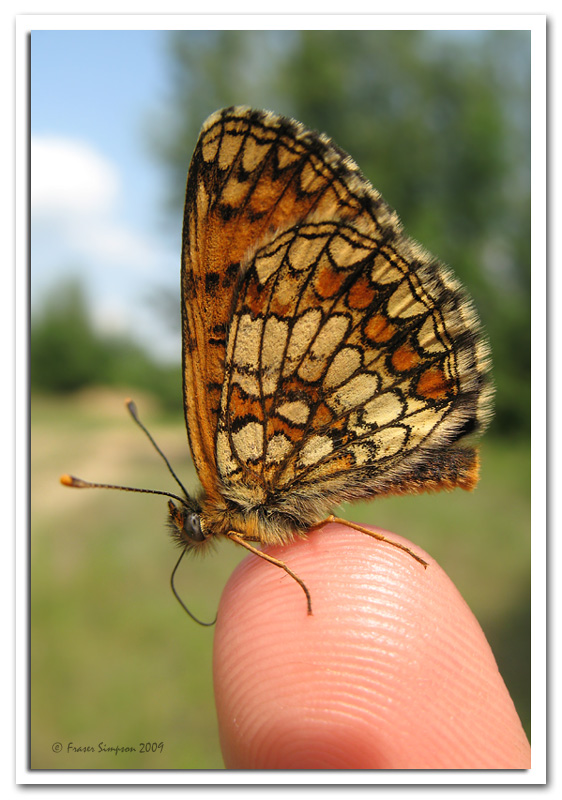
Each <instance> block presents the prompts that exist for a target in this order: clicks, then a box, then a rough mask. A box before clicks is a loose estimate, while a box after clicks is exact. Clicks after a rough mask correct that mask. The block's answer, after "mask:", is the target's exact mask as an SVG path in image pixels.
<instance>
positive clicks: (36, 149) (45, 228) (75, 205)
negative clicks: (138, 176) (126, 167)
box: [31, 136, 163, 273]
mask: <svg viewBox="0 0 562 800" xmlns="http://www.w3.org/2000/svg"><path fill="white" fill-rule="evenodd" d="M122 184H123V181H122V179H121V175H120V171H119V168H118V166H117V165H116V164H113V163H112V162H111V161H110V160H109V159H107V158H106V157H105V156H104V155H102V154H101V153H100V152H98V151H97V150H95V149H94V148H93V147H92V146H91V145H89V144H87V143H85V142H81V141H77V140H73V139H65V138H61V137H43V136H33V137H32V139H31V214H32V228H33V231H34V233H35V242H37V243H40V245H39V246H38V247H36V248H35V256H36V258H35V262H36V264H37V261H38V259H40V258H41V249H44V251H45V252H47V253H49V254H50V255H51V256H52V254H53V253H56V254H57V256H58V257H59V258H60V257H61V256H63V258H61V261H62V260H66V261H67V262H71V261H76V262H79V263H80V262H81V263H85V264H87V265H90V264H93V263H98V264H104V265H105V267H106V269H125V270H133V271H134V272H137V273H138V272H139V271H146V272H149V271H151V270H154V269H155V268H156V267H157V265H158V264H159V263H161V262H162V257H163V253H162V246H161V245H159V243H157V242H156V241H155V240H154V239H153V238H152V237H150V235H147V233H146V231H145V230H143V229H142V228H141V227H140V225H139V227H138V228H135V227H134V226H132V225H130V224H127V223H124V222H123V221H122V219H121V218H120V214H121V212H122V211H123V210H124V209H123V208H122V203H123V202H124V198H123V194H122V192H121V187H122Z"/></svg>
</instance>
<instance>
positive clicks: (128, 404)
mask: <svg viewBox="0 0 562 800" xmlns="http://www.w3.org/2000/svg"><path fill="white" fill-rule="evenodd" d="M125 408H126V409H127V410H128V411H129V413H130V414H131V415H132V416H133V417H136V416H137V406H136V404H135V401H134V400H131V398H130V397H127V399H126V400H125Z"/></svg>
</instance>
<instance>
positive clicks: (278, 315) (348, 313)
mask: <svg viewBox="0 0 562 800" xmlns="http://www.w3.org/2000/svg"><path fill="white" fill-rule="evenodd" d="M181 311H182V340H183V400H184V412H185V421H186V426H187V431H188V437H189V443H190V447H191V452H192V456H193V461H194V463H195V467H196V469H197V473H198V477H199V480H200V483H201V487H202V489H201V492H200V493H199V494H198V495H197V496H190V495H189V494H188V493H187V492H186V491H185V489H184V488H183V486H182V484H181V483H180V482H179V480H178V479H177V478H176V480H177V481H178V484H179V485H180V486H181V488H182V495H181V496H178V495H171V494H170V495H169V496H170V499H169V503H168V506H169V526H170V530H171V532H172V535H173V537H174V539H175V540H176V542H177V543H178V544H179V545H180V546H181V548H182V555H183V552H189V551H193V550H201V549H204V548H206V547H208V546H209V545H210V544H211V543H212V542H213V541H215V540H216V539H217V538H218V537H226V538H228V539H230V540H231V541H233V542H235V543H236V544H238V545H241V546H243V547H245V548H246V549H247V550H249V551H251V552H252V553H255V554H256V555H258V556H260V557H261V558H264V559H266V560H267V561H269V562H271V563H272V564H274V565H276V566H278V567H281V568H282V569H284V570H285V571H286V572H287V573H288V574H289V575H290V576H291V577H292V578H294V579H295V580H296V581H297V582H298V583H299V585H300V586H301V587H302V589H303V591H304V593H305V595H306V599H307V609H308V612H309V613H311V610H312V606H311V598H310V594H309V592H308V589H307V587H306V585H305V584H304V582H303V581H302V580H301V579H300V578H299V577H298V576H297V575H296V574H295V573H294V572H293V571H292V570H291V569H290V567H289V566H288V565H287V564H285V563H284V562H283V561H281V560H279V559H276V558H273V557H272V556H270V555H269V554H268V553H267V552H264V551H262V550H260V549H258V547H256V545H259V544H261V545H266V546H267V545H283V544H287V543H289V542H291V541H293V540H294V539H295V538H298V537H302V536H306V534H307V532H308V531H309V530H310V529H311V528H313V527H315V526H319V525H321V524H323V523H324V522H326V521H341V522H344V523H345V524H346V525H348V526H349V527H352V528H356V529H358V530H361V531H364V532H365V533H367V534H369V535H371V536H375V537H376V538H378V539H382V540H384V541H389V540H388V539H386V538H385V537H384V536H382V535H381V534H377V533H374V532H373V531H371V530H369V529H366V528H362V527H361V526H359V525H356V524H355V523H352V522H348V521H344V520H340V519H339V518H337V517H334V516H333V514H332V513H331V512H332V510H333V509H334V507H336V506H338V505H339V504H341V503H342V502H344V501H356V500H367V499H371V498H375V497H379V496H383V495H389V494H405V493H417V492H426V491H437V490H441V489H453V488H455V487H461V488H463V489H467V490H470V489H472V488H473V487H474V486H475V485H476V483H477V481H478V469H479V459H478V452H477V449H476V448H475V445H474V441H475V438H476V437H477V435H478V434H480V433H482V431H483V430H484V429H485V427H486V426H487V424H488V422H489V420H490V417H491V413H492V410H491V407H492V394H493V391H492V386H491V380H490V368H491V365H490V355H489V347H488V345H487V343H486V340H485V337H484V335H483V333H482V329H481V325H480V323H479V320H478V317H477V314H476V312H475V310H474V307H473V304H472V301H471V299H470V298H469V296H468V294H467V292H466V291H465V290H464V288H463V287H462V286H461V284H460V283H459V282H458V281H457V279H456V278H455V277H454V276H453V274H452V273H451V272H450V271H449V270H448V269H447V268H446V267H444V266H443V265H442V264H441V263H440V262H439V261H438V260H437V259H435V258H434V257H433V256H431V255H430V254H429V253H427V252H426V251H425V250H424V249H423V248H422V247H421V246H420V245H419V244H417V243H416V242H414V241H413V240H412V239H410V238H408V236H407V235H406V234H405V233H404V232H403V229H402V226H401V223H400V220H399V218H398V216H397V214H396V212H395V211H394V210H393V209H392V208H391V207H390V206H389V205H388V204H387V203H386V202H385V200H384V199H383V198H382V196H381V195H380V194H379V192H378V191H377V190H376V189H374V188H373V186H372V185H371V184H370V183H369V181H368V180H367V179H366V178H365V177H364V176H363V175H362V174H361V172H360V171H359V168H358V167H357V165H356V164H355V163H354V161H353V160H352V159H351V157H350V156H349V155H347V154H346V153H345V152H344V151H343V150H341V149H340V148H339V147H338V146H337V145H336V144H334V143H333V142H332V141H331V140H330V139H329V138H328V137H327V136H326V135H325V134H320V133H317V132H315V131H312V130H309V129H307V128H306V127H305V126H304V125H302V124H301V123H299V122H297V121H295V120H292V119H289V118H286V117H283V116H279V115H277V114H274V113H272V112H269V111H259V110H253V109H250V108H247V107H231V108H227V109H223V110H220V111H217V112H215V113H214V114H212V115H211V116H210V117H209V118H208V119H207V120H206V122H205V123H204V125H203V127H202V130H201V133H200V136H199V139H198V142H197V145H196V147H195V151H194V154H193V158H192V161H191V166H190V168H189V173H188V178H187V188H186V200H185V211H184V220H183V234H182V267H181ZM129 407H130V410H131V413H132V414H133V416H135V418H136V419H137V422H138V418H137V417H136V411H135V410H134V407H131V406H129ZM139 424H140V423H139ZM141 427H143V426H141ZM159 452H160V451H159ZM168 466H169V465H168ZM170 469H171V468H170ZM172 474H173V475H174V477H176V476H175V474H174V473H173V471H172ZM64 477H65V478H66V479H67V481H66V483H67V485H78V483H76V481H78V479H74V478H70V476H64ZM72 481H74V483H72ZM63 482H64V481H63ZM81 483H82V484H84V482H81ZM161 494H168V493H165V492H162V493H161ZM174 500H175V501H176V502H174ZM391 543H392V544H393V545H395V546H397V547H400V548H401V549H405V550H407V552H408V553H410V554H411V555H412V556H413V557H414V558H415V559H417V560H418V561H419V562H420V563H422V564H423V565H425V562H424V561H423V559H421V558H420V557H419V556H417V555H416V554H415V553H414V552H413V551H411V550H409V549H408V548H405V547H404V546H403V545H401V544H399V543H397V542H391ZM176 566H177V565H176Z"/></svg>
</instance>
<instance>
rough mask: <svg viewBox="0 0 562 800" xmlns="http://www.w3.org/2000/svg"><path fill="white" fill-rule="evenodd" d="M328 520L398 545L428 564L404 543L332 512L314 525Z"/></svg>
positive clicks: (413, 556) (325, 522) (395, 545)
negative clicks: (336, 515)
mask: <svg viewBox="0 0 562 800" xmlns="http://www.w3.org/2000/svg"><path fill="white" fill-rule="evenodd" d="M328 522H339V523H340V524H341V525H346V526H347V527H348V528H353V530H355V531H360V532H361V533H366V534H367V535H368V536H372V537H373V538H374V539H378V540H379V542H387V543H388V544H391V545H392V546H393V547H398V548H399V549H400V550H404V551H405V552H406V553H408V555H411V556H412V558H415V560H416V561H419V563H420V564H421V565H422V566H423V567H427V566H428V564H427V561H424V560H423V558H421V557H420V556H418V555H416V554H415V553H414V551H413V550H410V548H409V547H406V546H405V545H403V544H400V542H394V541H393V540H392V539H387V537H386V536H383V535H382V533H377V532H376V531H371V530H369V528H364V527H362V526H361V525H357V523H356V522H349V521H348V520H346V519H341V517H335V516H334V515H333V514H330V516H329V517H326V519H323V520H322V522H319V523H318V524H317V525H315V526H314V527H315V528H318V527H320V526H321V525H325V524H327V523H328Z"/></svg>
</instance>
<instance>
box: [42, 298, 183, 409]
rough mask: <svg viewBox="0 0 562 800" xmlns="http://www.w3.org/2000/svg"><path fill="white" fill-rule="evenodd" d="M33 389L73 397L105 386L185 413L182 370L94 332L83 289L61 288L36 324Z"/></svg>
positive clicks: (121, 339) (128, 343) (127, 341)
mask: <svg viewBox="0 0 562 800" xmlns="http://www.w3.org/2000/svg"><path fill="white" fill-rule="evenodd" d="M30 345H31V346H30V385H31V389H32V390H33V391H42V392H52V393H55V392H61V393H69V392H73V391H77V390H78V389H83V388H85V387H88V386H97V385H106V386H119V387H123V388H130V389H134V388H136V389H144V390H147V391H150V392H152V394H155V395H156V396H157V397H158V398H159V399H160V401H161V402H162V405H163V406H164V408H167V409H170V410H171V409H175V410H177V409H179V408H180V407H181V375H180V369H179V367H162V366H159V365H157V364H155V363H154V362H153V361H152V360H151V359H150V358H149V357H148V356H147V355H146V353H145V352H144V350H142V348H140V347H139V346H138V345H136V344H134V343H133V342H132V341H131V340H130V339H128V338H125V337H116V336H110V337H108V336H102V335H100V334H99V333H98V332H96V331H95V329H94V327H93V325H92V323H91V320H90V317H89V313H88V308H87V303H86V299H85V296H84V292H83V289H82V287H81V286H80V284H79V283H68V284H64V285H62V286H60V287H57V289H56V291H53V292H52V293H51V294H50V296H48V297H47V298H46V300H45V302H44V304H43V307H42V310H41V312H40V313H39V314H37V315H35V316H34V317H33V318H32V321H31V331H30Z"/></svg>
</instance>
